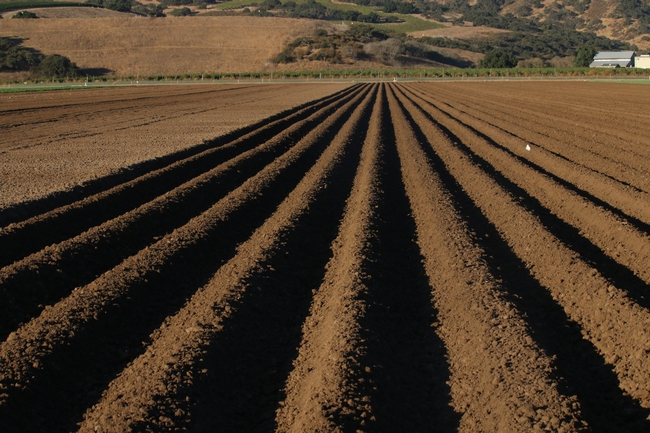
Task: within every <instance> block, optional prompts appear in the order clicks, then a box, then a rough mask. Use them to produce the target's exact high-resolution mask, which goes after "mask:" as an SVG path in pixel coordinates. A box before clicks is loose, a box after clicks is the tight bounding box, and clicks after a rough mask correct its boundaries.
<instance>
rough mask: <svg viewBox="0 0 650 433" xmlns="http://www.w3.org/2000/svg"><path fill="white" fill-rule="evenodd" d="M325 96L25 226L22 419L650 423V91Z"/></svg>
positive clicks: (1, 402)
mask: <svg viewBox="0 0 650 433" xmlns="http://www.w3.org/2000/svg"><path fill="white" fill-rule="evenodd" d="M332 92H334V93H332ZM290 93H291V91H290V89H287V94H288V95H289V94H290ZM327 93H329V96H324V97H321V98H320V99H315V100H313V101H312V102H310V103H305V104H303V105H297V104H296V107H295V108H293V109H288V110H286V111H281V112H279V113H278V114H276V115H274V116H272V117H270V118H267V119H266V120H264V121H261V122H258V123H256V124H252V125H250V126H248V127H246V128H243V129H239V130H234V131H232V132H230V133H228V134H226V135H223V136H220V137H219V138H217V139H214V140H211V141H206V142H205V143H203V145H202V146H200V147H195V148H194V151H192V152H190V153H187V152H185V153H184V152H180V153H175V154H172V155H170V156H168V157H167V158H166V159H164V160H160V161H159V162H158V163H157V165H156V166H147V165H142V166H140V167H139V169H138V170H136V171H133V172H130V173H132V174H133V175H132V176H131V177H130V178H129V179H125V180H124V181H123V182H122V181H116V180H115V178H112V180H111V182H108V183H107V184H106V185H104V184H103V183H101V182H99V183H97V186H96V187H95V189H97V190H90V189H82V190H80V191H81V192H79V193H78V194H77V195H80V196H79V197H77V196H73V195H67V196H65V197H67V199H68V203H63V202H62V199H61V197H58V196H57V197H54V198H53V199H45V200H41V201H40V202H39V204H38V206H31V207H30V206H25V207H24V208H21V209H22V211H21V212H12V213H8V212H5V213H3V214H2V215H1V216H2V218H3V226H2V228H1V229H0V266H2V268H1V269H0V336H1V340H2V341H4V342H3V343H2V345H1V346H0V386H1V388H0V430H1V431H3V432H4V431H7V432H29V431H46V432H66V431H82V432H126V431H197V432H203V431H205V432H217V431H223V432H271V431H274V432H337V431H339V432H359V431H368V432H434V431H435V432H479V431H481V432H524V431H553V432H570V431H595V432H647V431H650V420H649V419H648V416H649V415H650V311H649V308H650V297H649V294H648V290H649V287H650V267H649V266H648V265H649V264H650V198H649V194H650V176H649V174H650V164H649V161H650V138H648V134H647V124H648V121H649V120H650V114H649V113H650V102H648V101H650V98H649V96H650V90H648V89H647V88H646V87H645V86H643V87H641V86H638V87H637V86H624V85H613V86H608V85H598V84H591V83H441V84H419V83H409V84H400V83H398V84H394V83H390V84H357V85H354V86H351V87H347V88H344V89H341V88H340V87H339V88H338V89H334V88H330V90H329V92H327ZM287 97H289V96H287ZM603 101H611V103H607V104H604V103H603ZM255 104H256V103H255V102H254V101H253V102H251V103H250V104H249V106H250V107H252V108H251V109H254V106H255ZM197 107H198V108H197V109H199V108H200V102H199V100H198V99H197ZM98 128H99V127H98ZM215 135H216V134H215ZM118 180H119V179H118ZM102 185H104V187H103V189H102ZM65 197H64V198H65Z"/></svg>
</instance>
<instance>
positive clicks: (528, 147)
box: [526, 144, 530, 152]
mask: <svg viewBox="0 0 650 433" xmlns="http://www.w3.org/2000/svg"><path fill="white" fill-rule="evenodd" d="M526 150H527V151H529V152H530V144H527V145H526Z"/></svg>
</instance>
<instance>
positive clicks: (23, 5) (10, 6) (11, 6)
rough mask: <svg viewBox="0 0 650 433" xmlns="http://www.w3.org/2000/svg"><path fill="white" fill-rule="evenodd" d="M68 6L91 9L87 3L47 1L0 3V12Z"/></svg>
mask: <svg viewBox="0 0 650 433" xmlns="http://www.w3.org/2000/svg"><path fill="white" fill-rule="evenodd" d="M70 6H82V7H92V5H89V4H87V3H76V2H54V1H47V0H37V1H8V2H0V12H3V11H11V10H17V9H30V8H58V7H70Z"/></svg>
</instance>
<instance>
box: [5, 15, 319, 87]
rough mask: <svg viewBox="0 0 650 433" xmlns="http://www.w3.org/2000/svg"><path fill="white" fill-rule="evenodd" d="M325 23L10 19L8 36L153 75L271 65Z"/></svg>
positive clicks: (98, 64)
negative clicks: (295, 41)
mask: <svg viewBox="0 0 650 433" xmlns="http://www.w3.org/2000/svg"><path fill="white" fill-rule="evenodd" d="M324 26H329V24H328V23H325V22H319V21H312V20H297V19H282V18H251V17H167V18H162V19H159V18H141V17H126V18H103V19H94V18H89V19H84V18H61V19H34V20H12V19H4V20H2V22H1V25H0V36H11V37H18V38H24V39H27V40H26V41H25V43H24V44H25V45H27V46H29V47H30V48H34V49H36V50H39V51H41V52H43V53H47V54H49V53H58V54H61V55H64V56H66V57H69V58H70V59H71V60H72V61H74V62H76V63H77V65H78V66H79V67H80V68H82V69H83V68H90V69H93V70H95V71H97V72H105V73H110V74H111V75H153V74H184V73H188V72H193V73H201V72H241V71H263V70H269V69H272V68H275V66H274V65H273V64H271V63H270V62H269V59H271V58H272V57H273V56H274V55H275V54H277V53H278V52H280V51H281V50H282V49H283V47H284V46H285V45H286V44H287V43H288V42H289V41H291V40H293V39H295V38H297V37H299V36H303V35H307V34H311V33H312V32H313V31H314V30H315V29H316V28H322V27H324ZM292 67H293V66H292ZM321 67H322V66H321Z"/></svg>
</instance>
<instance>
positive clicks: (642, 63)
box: [634, 54, 650, 69]
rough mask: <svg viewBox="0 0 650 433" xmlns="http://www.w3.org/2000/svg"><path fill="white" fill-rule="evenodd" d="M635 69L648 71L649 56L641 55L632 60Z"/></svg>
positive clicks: (649, 66)
mask: <svg viewBox="0 0 650 433" xmlns="http://www.w3.org/2000/svg"><path fill="white" fill-rule="evenodd" d="M634 67H635V68H644V69H650V54H641V55H640V56H636V57H635V58H634Z"/></svg>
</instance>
